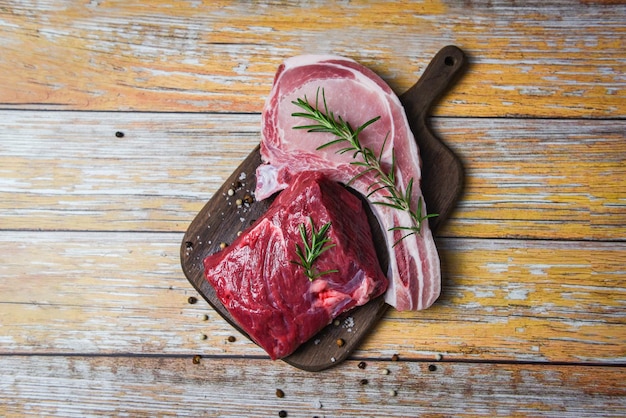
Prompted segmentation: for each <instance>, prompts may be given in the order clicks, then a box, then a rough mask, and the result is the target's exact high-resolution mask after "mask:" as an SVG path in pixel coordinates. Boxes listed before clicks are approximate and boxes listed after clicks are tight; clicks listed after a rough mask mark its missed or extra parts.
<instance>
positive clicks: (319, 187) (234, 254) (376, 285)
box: [204, 172, 387, 359]
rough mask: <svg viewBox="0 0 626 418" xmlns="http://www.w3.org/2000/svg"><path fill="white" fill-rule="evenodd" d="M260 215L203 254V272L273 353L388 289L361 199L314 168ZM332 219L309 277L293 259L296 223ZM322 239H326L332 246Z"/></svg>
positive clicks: (288, 351) (286, 350) (277, 354)
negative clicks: (229, 239)
mask: <svg viewBox="0 0 626 418" xmlns="http://www.w3.org/2000/svg"><path fill="white" fill-rule="evenodd" d="M292 180H293V181H292V183H291V186H290V187H289V188H288V189H287V190H285V191H283V192H282V193H280V194H279V195H278V197H277V198H276V200H275V201H274V202H273V203H272V205H271V206H270V208H269V209H268V211H267V212H266V214H265V215H264V216H263V217H262V218H260V219H258V220H257V221H256V222H255V223H254V224H253V225H252V226H251V227H250V228H249V229H248V230H246V232H244V234H242V235H241V236H239V237H238V238H237V239H236V240H235V241H234V242H233V243H232V244H231V245H230V246H228V247H226V248H225V249H224V250H222V251H220V252H217V253H215V254H213V255H210V256H208V257H206V259H205V260H204V268H205V275H206V278H207V280H208V281H209V282H210V283H211V285H212V286H213V288H214V289H215V291H216V293H217V296H218V298H219V299H220V300H221V301H222V303H223V304H224V306H225V307H226V309H227V310H228V312H229V313H230V314H231V315H232V317H233V318H234V319H235V320H236V321H237V323H238V324H239V325H240V326H241V328H242V329H243V330H244V331H246V333H248V335H249V336H250V337H251V338H252V339H253V340H254V341H256V342H257V343H258V344H259V345H260V346H261V347H262V348H263V349H265V351H267V353H268V354H269V355H270V357H271V358H272V359H276V358H282V357H285V356H287V355H289V354H291V353H292V352H293V351H294V350H295V349H296V348H297V347H298V346H299V345H300V344H302V343H303V342H305V341H307V340H308V339H310V338H311V337H312V336H313V335H315V334H316V333H317V332H318V331H320V330H321V329H322V328H323V327H324V326H326V325H328V324H329V323H330V322H331V321H332V320H333V319H334V318H335V317H336V316H338V315H339V314H341V313H342V312H345V311H347V310H348V309H350V308H352V307H354V306H358V305H363V304H364V303H366V302H367V301H369V300H370V299H372V298H374V297H376V296H379V295H381V294H382V293H383V292H384V291H385V290H386V288H387V278H386V277H385V275H384V274H383V272H382V270H381V268H380V265H379V263H378V258H377V256H376V252H375V248H374V244H373V241H372V235H371V231H370V227H369V223H368V221H367V216H366V213H365V209H364V208H363V206H362V203H361V200H360V199H359V198H358V197H356V196H354V195H353V194H352V193H350V192H349V191H348V190H347V189H346V188H345V187H343V186H342V185H341V184H339V183H336V182H334V181H331V180H329V179H327V178H325V177H323V175H322V174H321V173H319V172H304V173H301V174H299V175H297V176H294V178H293V179H292ZM311 221H312V222H313V223H314V225H315V227H316V229H317V230H319V229H320V228H321V227H322V226H323V225H324V224H326V223H328V222H331V226H330V228H329V229H328V231H327V235H326V237H328V238H330V240H331V243H332V244H334V245H335V246H334V247H332V248H330V249H329V250H327V251H325V252H324V253H322V254H321V255H320V257H319V258H317V260H316V261H315V262H314V264H313V268H314V269H315V270H316V271H317V272H322V271H327V270H338V272H334V273H329V274H324V275H322V276H319V277H317V278H315V279H314V280H312V281H311V280H309V278H308V277H307V276H306V275H305V273H304V270H303V269H302V267H300V266H298V265H296V264H295V263H293V262H292V261H298V260H299V259H298V255H297V253H296V245H300V246H303V240H302V237H301V235H300V229H299V228H300V225H302V224H304V225H306V228H307V237H308V238H309V239H310V237H311V229H310V222H311ZM331 243H328V245H331Z"/></svg>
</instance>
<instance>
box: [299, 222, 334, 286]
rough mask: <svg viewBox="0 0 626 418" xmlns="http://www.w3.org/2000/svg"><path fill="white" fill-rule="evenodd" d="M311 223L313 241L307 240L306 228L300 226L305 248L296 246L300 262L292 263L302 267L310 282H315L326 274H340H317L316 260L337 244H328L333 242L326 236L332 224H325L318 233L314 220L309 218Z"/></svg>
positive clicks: (330, 271) (327, 271)
mask: <svg viewBox="0 0 626 418" xmlns="http://www.w3.org/2000/svg"><path fill="white" fill-rule="evenodd" d="M309 223H310V224H311V240H310V241H309V239H308V238H307V233H306V227H305V226H304V224H300V236H301V237H302V243H303V247H301V246H300V245H299V244H296V254H298V258H299V259H300V261H293V260H292V261H291V262H292V263H294V264H297V265H299V266H300V267H302V268H303V269H304V274H305V275H306V276H307V277H308V278H309V280H310V281H313V280H315V279H317V278H318V277H320V276H323V275H324V274H329V273H338V272H339V270H325V271H321V272H316V271H315V269H314V268H313V263H314V262H315V260H317V258H318V257H319V256H320V255H322V253H324V252H326V251H328V250H330V249H331V248H333V247H334V246H335V245H336V244H328V243H329V242H331V239H330V238H328V237H327V236H326V233H327V232H328V229H329V228H330V225H331V223H330V222H328V223H326V224H324V225H323V226H322V227H321V228H320V229H319V230H318V231H316V230H315V225H314V224H313V218H311V217H309ZM327 244H328V245H327Z"/></svg>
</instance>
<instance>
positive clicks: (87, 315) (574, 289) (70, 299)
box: [0, 231, 626, 364]
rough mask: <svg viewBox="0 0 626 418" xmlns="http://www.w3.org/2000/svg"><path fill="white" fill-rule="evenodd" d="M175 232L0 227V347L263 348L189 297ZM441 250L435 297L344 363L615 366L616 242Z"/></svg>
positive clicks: (396, 317)
mask: <svg viewBox="0 0 626 418" xmlns="http://www.w3.org/2000/svg"><path fill="white" fill-rule="evenodd" d="M181 238H182V234H177V233H137V232H128V233H125V232H118V233H112V232H106V233H105V232H100V233H80V232H20V231H13V232H11V231H9V232H1V233H0V312H1V313H0V324H1V326H2V336H1V337H0V353H3V354H11V353H13V354H15V353H69V354H85V353H89V354H111V353H115V354H124V353H132V354H176V355H179V354H191V353H201V354H207V355H252V356H263V357H267V356H266V355H265V353H264V352H263V351H262V350H261V349H259V348H258V347H256V346H255V345H254V344H252V343H250V342H249V341H247V340H246V339H245V338H243V337H241V336H240V335H239V334H238V333H237V332H236V331H235V330H234V329H233V328H232V327H231V326H230V325H228V324H227V323H226V322H225V321H223V320H222V319H221V318H220V317H219V316H218V315H217V314H216V313H215V312H214V311H213V310H212V309H211V308H210V307H209V306H208V304H206V303H205V302H204V301H203V300H201V301H198V303H196V304H189V303H188V297H190V296H197V294H196V293H195V290H194V289H193V288H192V286H191V285H190V284H189V283H188V282H187V281H186V279H185V278H184V276H183V274H182V272H181V271H180V264H179V259H178V256H179V255H178V254H179V252H178V251H179V245H180V239H181ZM439 248H440V252H441V257H442V265H443V275H444V286H443V295H442V297H441V298H440V300H439V301H438V302H437V303H436V304H435V305H434V306H433V307H432V308H430V309H428V310H425V311H419V312H403V313H399V312H396V311H394V310H393V309H390V310H389V311H388V312H387V314H386V315H385V317H384V319H383V320H382V322H381V323H380V325H379V326H377V327H376V328H375V329H374V330H373V332H372V334H371V335H370V336H369V337H368V338H367V339H366V341H365V342H364V343H363V345H362V347H361V348H360V349H359V350H358V351H356V352H355V353H354V357H355V358H389V357H390V356H391V355H392V354H393V353H398V354H399V355H401V356H402V357H403V358H411V359H424V358H432V357H433V356H435V355H436V354H443V355H444V356H445V357H446V358H449V359H473V360H490V361H493V360H513V361H556V362H587V363H607V364H609V363H624V362H626V348H625V347H626V316H625V314H624V312H626V293H625V292H626V290H625V289H626V272H625V271H624V266H625V265H626V243H623V242H613V243H601V242H559V241H552V242H548V241H513V240H511V241H509V240H496V241H488V240H475V239H442V240H440V242H439ZM205 314H206V315H208V318H204V317H203V315H205ZM344 325H345V324H340V326H344ZM231 335H233V336H235V337H236V338H237V340H236V341H235V342H228V337H229V336H231ZM203 336H206V337H203Z"/></svg>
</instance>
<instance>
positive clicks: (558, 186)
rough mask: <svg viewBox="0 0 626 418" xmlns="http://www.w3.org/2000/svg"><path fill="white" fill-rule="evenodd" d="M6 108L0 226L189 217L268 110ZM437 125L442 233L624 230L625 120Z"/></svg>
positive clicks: (177, 225)
mask: <svg viewBox="0 0 626 418" xmlns="http://www.w3.org/2000/svg"><path fill="white" fill-rule="evenodd" d="M0 118H2V119H3V120H4V125H5V129H3V130H2V131H0V167H1V168H0V173H2V175H3V177H4V178H5V179H6V181H7V184H6V185H5V186H4V187H2V188H0V209H1V210H2V211H3V216H2V217H0V228H18V229H46V230H54V229H65V230H144V231H145V230H151V231H176V232H182V231H185V230H186V228H187V227H188V225H189V223H190V222H191V220H192V219H193V218H194V216H195V215H196V213H197V212H198V211H199V210H200V208H202V206H203V205H204V204H205V203H206V202H207V201H208V199H209V198H210V197H211V196H212V195H213V193H214V192H215V191H216V190H217V189H218V188H219V187H220V186H221V184H222V183H223V182H224V179H226V178H227V177H228V176H229V175H230V173H231V172H233V171H234V170H235V169H236V168H237V166H238V165H239V163H241V161H242V160H243V159H244V158H245V157H246V156H247V155H248V153H249V152H251V151H252V149H254V147H255V146H256V145H257V144H258V142H259V140H260V123H261V122H260V117H259V116H258V115H230V114H226V115H225V114H209V115H198V114H166V115H159V114H154V113H148V114H134V113H122V114H118V113H92V112H87V113H74V112H36V111H20V112H13V111H3V112H2V111H0ZM433 127H434V129H435V131H436V132H437V133H438V135H439V136H440V137H441V138H443V139H444V141H445V142H446V143H447V144H448V145H449V146H450V147H452V148H453V149H454V151H455V152H456V153H457V154H458V155H459V156H460V157H461V158H462V160H463V163H464V166H465V172H466V173H465V185H464V191H463V195H462V197H461V200H460V201H459V202H458V208H457V210H456V211H455V212H454V213H453V215H452V218H451V219H450V220H449V221H448V223H447V225H446V226H445V228H444V230H443V231H441V232H440V234H441V235H443V236H464V237H470V236H471V237H484V238H490V237H491V238H494V237H497V238H505V237H527V238H555V239H600V240H607V239H617V240H620V239H624V237H626V134H625V132H626V124H625V123H624V122H623V121H594V120H591V121H586V120H579V121H575V122H574V121H568V120H563V121H560V120H558V121H550V122H549V123H548V122H546V121H543V120H526V119H482V118H478V119H457V118H434V120H433ZM117 131H120V132H123V133H124V134H125V135H124V137H123V138H117V137H116V136H115V132H117ZM56 144H60V145H59V146H56ZM442 175H445V173H442Z"/></svg>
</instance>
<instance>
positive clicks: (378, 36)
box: [0, 0, 626, 417]
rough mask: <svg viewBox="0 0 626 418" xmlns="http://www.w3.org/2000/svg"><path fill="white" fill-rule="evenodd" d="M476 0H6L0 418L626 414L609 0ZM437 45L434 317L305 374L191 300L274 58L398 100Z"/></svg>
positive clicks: (0, 165)
mask: <svg viewBox="0 0 626 418" xmlns="http://www.w3.org/2000/svg"><path fill="white" fill-rule="evenodd" d="M487 3H488V4H483V2H480V1H469V2H463V4H461V2H454V1H437V0H426V1H423V2H407V3H402V2H386V1H378V2H375V1H370V2H358V1H352V2H348V1H342V2H337V3H331V2H324V1H307V2H302V3H301V2H297V1H285V2H282V1H271V2H270V1H267V2H265V1H258V2H254V3H248V2H243V1H242V2H228V1H224V2H202V1H187V2H175V1H171V0H161V1H150V2H127V1H111V2H110V1H100V0H92V1H62V0H43V1H36V2H35V1H0V128H1V129H0V416H30V415H42V416H77V417H78V416H80V417H83V416H91V415H125V416H161V415H184V416H279V415H284V414H285V413H286V414H287V416H289V417H298V416H303V417H306V416H308V417H311V416H355V417H357V416H358V417H363V416H397V417H405V416H406V417H408V416H458V415H478V416H494V415H505V416H506V415H532V416H540V415H546V416H571V417H581V416H593V417H596V416H624V415H626V78H625V76H624V74H625V73H626V6H625V5H624V4H620V3H622V2H620V1H605V2H603V1H581V2H572V1H564V2H554V1H542V2H537V3H532V4H531V3H530V2H529V3H527V4H525V5H524V6H519V5H517V6H513V5H511V4H508V3H499V2H487ZM492 3H494V4H492ZM448 44H454V45H457V46H459V47H460V48H462V49H463V50H464V51H465V52H466V53H467V55H468V57H469V61H470V66H469V68H468V70H467V73H466V75H465V76H464V77H463V78H462V79H461V80H460V81H459V82H458V83H457V84H456V85H454V86H453V88H452V89H451V90H450V91H449V92H448V93H447V94H446V95H445V96H444V97H443V98H442V100H441V101H440V103H439V104H438V105H437V106H436V108H434V109H433V115H432V118H431V123H432V126H433V128H434V129H435V131H436V132H437V133H438V135H439V136H440V137H442V138H443V139H444V141H445V142H446V143H447V144H448V145H449V146H450V147H451V148H452V149H453V150H454V151H455V152H456V153H457V154H458V155H459V156H460V157H461V159H462V160H463V163H464V166H465V170H466V178H465V187H464V191H463V195H462V197H461V200H460V201H459V203H458V207H457V209H456V211H455V212H454V213H453V215H452V217H451V218H450V219H449V220H448V222H447V223H446V225H445V226H444V227H443V229H441V230H440V231H439V233H438V236H437V244H438V247H439V249H440V254H441V259H442V268H443V274H444V283H443V284H444V286H443V294H442V296H441V298H440V299H439V301H438V302H437V303H436V304H435V305H434V306H433V307H432V308H430V309H428V310H425V311H421V312H402V313H400V312H397V311H395V310H393V309H390V310H388V311H387V313H386V314H385V316H384V318H383V319H382V320H381V322H380V323H379V325H378V326H377V327H376V328H375V329H374V330H373V331H372V333H371V335H370V336H369V337H368V338H367V339H366V341H365V342H364V343H363V344H362V346H361V347H360V348H359V349H358V350H357V351H355V352H354V353H353V354H352V356H351V357H350V358H349V359H348V360H347V361H346V362H344V363H342V364H340V365H338V366H336V367H334V368H331V369H329V370H326V371H323V372H319V373H312V372H305V371H301V370H299V369H296V368H294V367H292V366H290V365H288V364H285V363H284V362H281V361H276V362H272V361H270V360H269V359H268V357H267V355H266V354H265V353H264V352H263V351H262V350H261V349H259V348H258V347H257V346H255V345H254V344H253V343H251V342H249V341H248V340H247V339H245V338H243V337H242V336H241V335H239V334H238V333H237V332H236V331H235V330H234V329H233V328H232V327H231V326H230V325H228V324H227V323H226V322H225V321H224V320H222V319H221V317H219V316H218V315H217V314H216V313H215V311H213V310H212V309H211V308H210V307H209V306H208V304H207V303H206V302H205V301H204V300H202V299H201V298H199V300H198V302H197V303H195V304H191V303H189V298H190V297H197V296H198V295H197V293H196V292H195V290H194V289H193V288H192V286H191V285H190V284H189V283H188V281H187V280H186V279H185V277H184V275H183V273H182V271H181V267H180V259H179V246H180V244H181V239H182V237H183V233H184V232H185V230H186V228H187V227H188V225H189V223H190V222H191V220H192V219H193V218H194V216H195V215H196V213H197V212H198V211H199V210H200V209H201V208H202V207H203V206H204V204H205V203H206V201H207V200H208V199H209V198H210V197H211V196H212V195H213V193H214V192H215V191H216V190H217V188H218V187H219V186H220V185H221V184H222V182H223V181H224V179H225V178H226V177H227V176H228V175H229V174H230V173H231V172H232V171H233V170H234V169H235V168H236V167H237V165H238V164H239V163H240V162H241V161H242V160H243V159H244V158H245V157H246V156H247V155H248V154H249V153H250V151H251V150H252V149H253V148H254V147H255V146H256V145H257V144H258V142H259V137H260V110H261V108H262V106H263V102H264V100H265V97H266V96H267V94H268V93H269V90H270V86H271V83H272V78H273V75H274V72H275V70H276V68H277V66H278V65H279V64H280V63H281V61H282V60H283V59H285V58H287V57H289V56H293V55H297V54H301V53H335V54H339V55H345V56H348V57H351V58H354V59H356V60H358V61H360V62H361V63H363V64H365V65H367V66H369V67H370V68H372V69H373V70H375V71H376V72H377V73H379V74H380V75H381V76H382V77H383V78H384V79H385V80H386V81H387V82H388V83H389V84H390V85H391V86H392V88H393V89H394V90H395V91H397V92H398V93H402V92H404V91H405V90H406V89H408V88H409V87H410V86H411V85H412V84H413V83H414V82H415V81H416V80H417V79H418V78H419V76H420V74H421V73H422V72H423V70H424V68H425V66H426V65H427V64H428V62H429V61H430V59H431V58H432V57H433V56H434V54H435V53H436V52H437V51H438V50H439V49H440V48H442V47H443V46H445V45H448ZM231 337H234V340H233V338H231ZM394 354H397V356H398V357H397V358H396V357H394ZM196 355H199V356H201V358H200V360H199V361H194V356H196ZM361 362H364V363H365V365H366V367H365V368H361V367H359V364H360V363H361ZM277 389H280V390H282V391H283V392H284V397H279V396H277V395H276V391H277Z"/></svg>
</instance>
